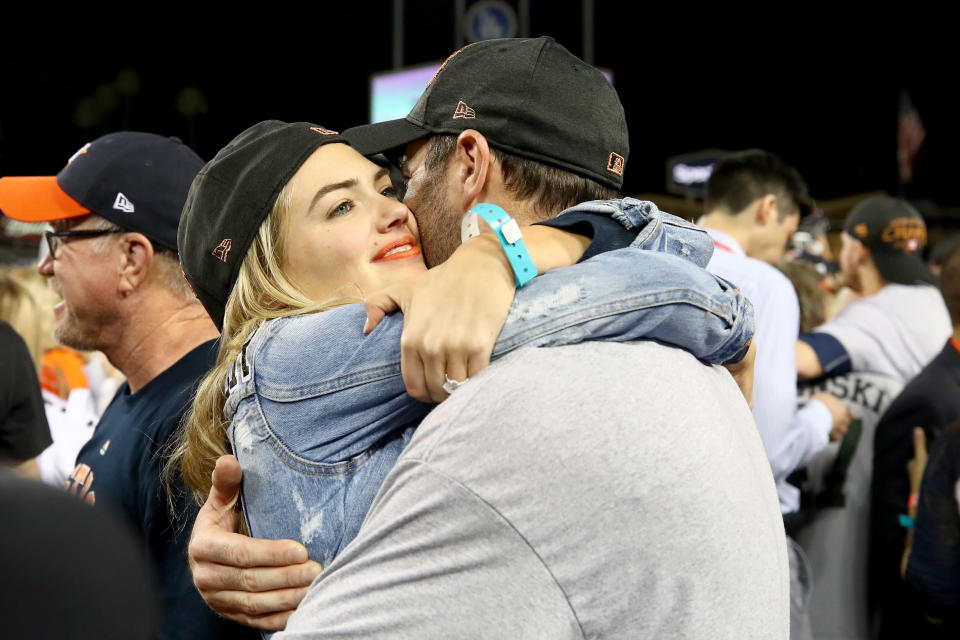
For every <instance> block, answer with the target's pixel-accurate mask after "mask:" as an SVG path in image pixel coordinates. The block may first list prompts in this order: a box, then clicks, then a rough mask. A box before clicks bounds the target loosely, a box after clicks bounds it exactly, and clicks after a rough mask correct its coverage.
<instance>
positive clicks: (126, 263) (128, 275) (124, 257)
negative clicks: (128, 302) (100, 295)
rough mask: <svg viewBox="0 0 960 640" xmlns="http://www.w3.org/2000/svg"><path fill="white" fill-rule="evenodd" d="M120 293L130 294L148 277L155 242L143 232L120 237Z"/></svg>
mask: <svg viewBox="0 0 960 640" xmlns="http://www.w3.org/2000/svg"><path fill="white" fill-rule="evenodd" d="M120 250H121V251H122V254H121V259H120V293H121V294H122V295H124V296H128V295H130V294H131V293H133V292H134V291H136V290H137V288H139V287H140V286H141V285H142V284H143V283H144V281H145V280H146V279H147V274H148V273H149V272H150V265H152V264H153V257H154V253H153V244H152V243H151V242H150V240H149V239H147V236H145V235H143V234H142V233H136V232H130V233H125V234H123V235H122V236H121V237H120Z"/></svg>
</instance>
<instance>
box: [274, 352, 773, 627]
mask: <svg viewBox="0 0 960 640" xmlns="http://www.w3.org/2000/svg"><path fill="white" fill-rule="evenodd" d="M546 371H549V372H550V375H544V372H546ZM558 381H565V382H563V383H559V384H558ZM571 381H576V383H575V384H571ZM601 396H602V397H604V398H608V399H612V400H613V401H612V402H611V403H610V404H608V405H607V406H605V407H604V415H603V419H602V420H598V419H597V417H598V416H597V413H596V412H597V405H596V403H595V401H593V398H596V397H601ZM617 398H620V399H622V401H620V402H617V401H616V399H617ZM521 480H522V481H521ZM777 504H778V502H777V495H776V490H775V488H774V485H773V482H772V476H771V472H770V465H769V464H768V463H767V460H766V455H765V453H764V450H763V446H762V445H761V442H760V438H759V436H758V435H757V431H756V427H755V426H754V423H753V420H752V418H751V415H750V411H749V408H748V407H747V405H746V403H745V402H744V401H743V398H742V397H741V396H740V393H739V391H738V389H737V386H736V384H735V383H734V382H733V380H732V379H731V378H730V376H729V375H728V374H727V372H726V371H725V370H724V369H722V368H720V367H708V366H705V365H703V364H702V363H700V362H699V361H697V360H696V359H695V358H694V357H693V356H691V355H690V354H688V353H686V352H684V351H682V350H679V349H676V348H672V347H665V346H661V345H659V344H655V343H649V342H646V343H638V344H600V343H584V344H581V345H576V346H571V347H557V348H552V349H525V350H521V351H519V352H517V353H515V354H513V355H512V356H509V357H507V358H504V359H503V360H501V361H500V362H499V363H498V364H497V366H496V367H490V368H489V369H486V370H484V371H483V372H482V373H481V374H480V375H478V376H476V377H475V378H474V379H472V380H471V382H470V384H469V385H467V386H466V387H464V388H463V389H460V390H458V391H457V392H456V393H454V394H453V395H452V396H451V397H450V399H448V400H447V401H445V402H444V403H443V404H442V405H440V406H439V407H438V408H437V409H435V410H434V411H433V412H432V413H431V414H430V416H429V417H428V418H427V419H426V420H424V421H423V422H422V423H421V425H420V427H419V429H418V430H417V432H416V434H415V435H414V437H413V439H412V440H411V442H410V444H409V445H408V447H407V449H406V450H405V451H404V453H403V454H402V455H401V456H400V459H399V460H398V462H397V464H396V466H395V467H394V468H393V470H392V471H391V472H390V474H389V475H388V476H387V478H386V481H385V482H384V485H383V487H382V488H381V490H380V493H379V494H378V495H377V498H376V499H375V501H374V503H373V506H372V507H371V510H370V512H369V514H368V515H367V519H366V520H365V522H364V525H363V528H362V529H361V531H360V534H359V535H358V537H357V538H356V539H355V540H354V541H353V542H352V543H351V544H350V545H349V546H348V547H347V548H346V549H345V550H344V551H343V553H342V554H341V555H340V556H339V557H338V558H337V559H336V560H335V561H334V562H333V563H332V564H331V565H329V566H328V567H326V569H325V571H324V573H323V574H322V575H321V576H320V578H318V580H317V581H316V582H314V585H313V587H311V589H310V591H309V593H308V594H307V597H306V599H305V600H304V601H303V602H302V603H301V604H300V606H299V608H298V609H297V611H296V612H295V613H294V614H293V616H292V617H291V618H290V620H289V622H288V624H287V628H286V631H285V632H283V633H281V634H279V635H277V636H274V638H275V639H276V640H280V639H283V640H306V639H308V638H309V639H316V638H334V637H338V638H339V637H358V638H359V637H363V638H552V639H557V638H586V637H591V638H597V637H602V638H674V639H675V638H710V639H715V638H737V639H741V638H786V637H787V636H788V633H789V613H788V605H787V593H788V589H789V584H788V571H787V557H786V546H785V544H784V533H783V524H782V521H781V518H780V515H779V509H778V506H777Z"/></svg>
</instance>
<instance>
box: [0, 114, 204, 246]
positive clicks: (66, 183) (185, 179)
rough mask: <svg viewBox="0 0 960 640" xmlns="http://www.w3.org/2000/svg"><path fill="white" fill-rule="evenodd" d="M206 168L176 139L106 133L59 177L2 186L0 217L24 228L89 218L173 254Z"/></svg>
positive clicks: (9, 180) (11, 180)
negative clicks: (194, 187) (189, 201)
mask: <svg viewBox="0 0 960 640" xmlns="http://www.w3.org/2000/svg"><path fill="white" fill-rule="evenodd" d="M201 167H203V160H202V159H201V158H200V156H198V155H197V154H196V153H194V152H193V150H191V149H190V148H189V147H188V146H187V145H185V144H183V142H182V141H181V140H179V139H178V138H168V137H164V136H158V135H156V134H153V133H143V132H139V131H119V132H116V133H108V134H107V135H104V136H101V137H99V138H97V139H96V140H94V141H93V142H90V143H89V144H85V145H84V146H83V147H82V148H81V149H80V150H79V151H77V152H76V153H75V154H73V156H72V157H71V158H70V160H69V161H68V162H67V166H66V167H64V168H63V169H61V170H60V173H58V174H57V175H56V176H43V177H5V178H0V210H2V211H3V213H4V214H5V215H7V216H9V217H10V218H14V219H16V220H21V221H25V222H49V221H52V220H63V219H65V218H74V217H77V216H82V215H86V214H89V213H93V214H96V215H98V216H100V217H101V218H104V219H106V220H109V221H110V222H112V223H114V224H116V225H117V226H118V227H120V228H122V229H126V230H128V231H135V232H139V233H142V234H144V235H145V236H147V238H149V239H150V241H151V242H152V243H153V244H154V245H155V246H160V247H164V248H166V249H169V250H171V251H176V250H177V225H178V224H179V222H180V212H181V211H182V210H183V203H184V202H185V201H186V199H187V192H188V191H189V190H190V183H191V182H192V181H193V179H194V177H196V175H197V173H198V172H199V171H200V168H201Z"/></svg>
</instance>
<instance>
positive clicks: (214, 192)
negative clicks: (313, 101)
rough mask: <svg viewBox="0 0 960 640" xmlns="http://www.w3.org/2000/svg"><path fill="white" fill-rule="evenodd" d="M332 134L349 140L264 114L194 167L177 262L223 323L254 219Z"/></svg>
mask: <svg viewBox="0 0 960 640" xmlns="http://www.w3.org/2000/svg"><path fill="white" fill-rule="evenodd" d="M335 142H339V143H344V144H347V141H346V140H344V139H343V138H342V137H341V136H340V134H338V133H337V132H336V131H331V130H330V129H325V128H323V127H321V126H319V125H316V124H311V123H309V122H292V123H287V122H280V121H279V120H266V121H264V122H261V123H259V124H255V125H254V126H252V127H250V128H249V129H247V130H246V131H244V132H243V133H241V134H240V135H238V136H237V137H236V138H234V139H233V140H231V141H230V142H229V144H227V146H225V147H224V148H223V149H221V150H220V151H219V152H218V153H217V155H216V156H215V157H214V158H213V160H211V161H210V162H208V163H207V164H206V166H204V167H203V168H202V169H201V170H200V173H199V174H197V177H196V178H195V179H194V181H193V184H192V185H191V187H190V193H189V195H188V196H187V202H186V204H185V205H184V206H183V215H182V216H181V218H180V229H179V231H178V232H177V241H178V244H179V247H180V264H181V266H182V267H183V273H184V275H186V277H187V280H188V281H189V282H190V284H191V286H193V290H194V292H195V293H196V294H197V297H198V298H199V299H200V302H202V303H203V307H204V309H206V310H207V313H208V314H210V317H211V318H212V319H213V322H214V324H216V325H217V328H218V329H220V330H221V331H223V316H224V312H225V310H226V306H227V298H228V297H229V296H230V292H231V291H232V290H233V285H234V284H235V283H236V282H237V275H238V274H239V273H240V265H241V264H243V259H244V257H246V255H247V249H249V248H250V244H251V243H252V242H253V239H254V238H255V237H256V235H257V232H258V231H259V229H260V225H261V224H263V221H264V220H266V218H267V216H268V215H269V214H270V212H271V211H272V210H273V207H274V204H275V203H276V201H277V197H278V196H279V195H280V192H281V191H282V190H283V187H284V186H285V185H286V184H287V182H289V181H290V179H291V178H292V177H293V175H294V174H295V173H296V172H297V170H298V169H299V168H300V166H301V165H302V164H303V163H304V162H306V160H307V158H309V157H310V155H311V154H312V153H313V152H314V151H316V150H317V149H318V148H319V147H321V146H323V145H325V144H331V143H335Z"/></svg>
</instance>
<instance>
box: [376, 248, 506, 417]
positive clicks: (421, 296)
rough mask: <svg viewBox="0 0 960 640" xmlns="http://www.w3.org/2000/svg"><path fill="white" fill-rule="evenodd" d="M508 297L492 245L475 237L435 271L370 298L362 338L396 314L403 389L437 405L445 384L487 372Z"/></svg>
mask: <svg viewBox="0 0 960 640" xmlns="http://www.w3.org/2000/svg"><path fill="white" fill-rule="evenodd" d="M514 290H515V286H514V280H513V271H512V270H511V269H510V265H509V264H508V263H507V261H506V258H505V257H504V255H503V250H502V249H501V248H500V245H499V243H498V242H497V240H496V238H494V237H492V236H491V235H489V234H487V235H482V236H478V237H477V238H474V239H472V240H470V242H469V243H467V244H466V245H464V246H462V247H461V248H460V249H458V250H457V251H456V252H455V253H454V254H453V256H451V257H450V259H449V260H447V261H446V262H445V263H443V264H442V265H440V266H438V267H434V268H433V269H430V270H429V271H427V272H425V273H423V274H421V275H419V276H417V277H415V278H412V279H410V280H407V281H404V282H401V283H398V284H395V285H391V286H390V287H387V288H386V289H384V290H382V291H379V292H377V293H375V294H373V295H371V296H369V297H368V298H367V299H366V301H365V302H364V306H366V308H367V323H366V325H365V326H364V332H365V333H369V332H370V331H372V330H373V328H374V327H376V326H377V324H378V323H379V322H380V320H381V319H382V318H383V316H384V315H385V314H387V313H390V312H392V311H396V310H397V309H399V310H400V311H402V312H403V314H404V321H403V335H402V337H401V339H400V351H401V371H402V372H403V383H404V385H406V387H407V392H408V393H409V394H410V395H411V396H413V397H414V398H416V399H417V400H421V401H424V402H442V401H443V400H445V399H446V398H447V396H448V394H447V392H446V391H444V389H443V385H444V383H445V382H446V379H447V378H449V379H450V380H456V381H458V382H462V381H464V380H466V379H467V378H469V377H471V376H473V375H474V374H476V373H477V372H479V371H480V370H481V369H483V368H484V367H486V366H487V365H488V364H490V354H491V353H493V346H494V344H495V343H496V341H497V336H498V335H500V330H501V329H502V328H503V324H504V322H506V319H507V314H508V313H509V311H510V304H511V303H512V302H513V294H514Z"/></svg>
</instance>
